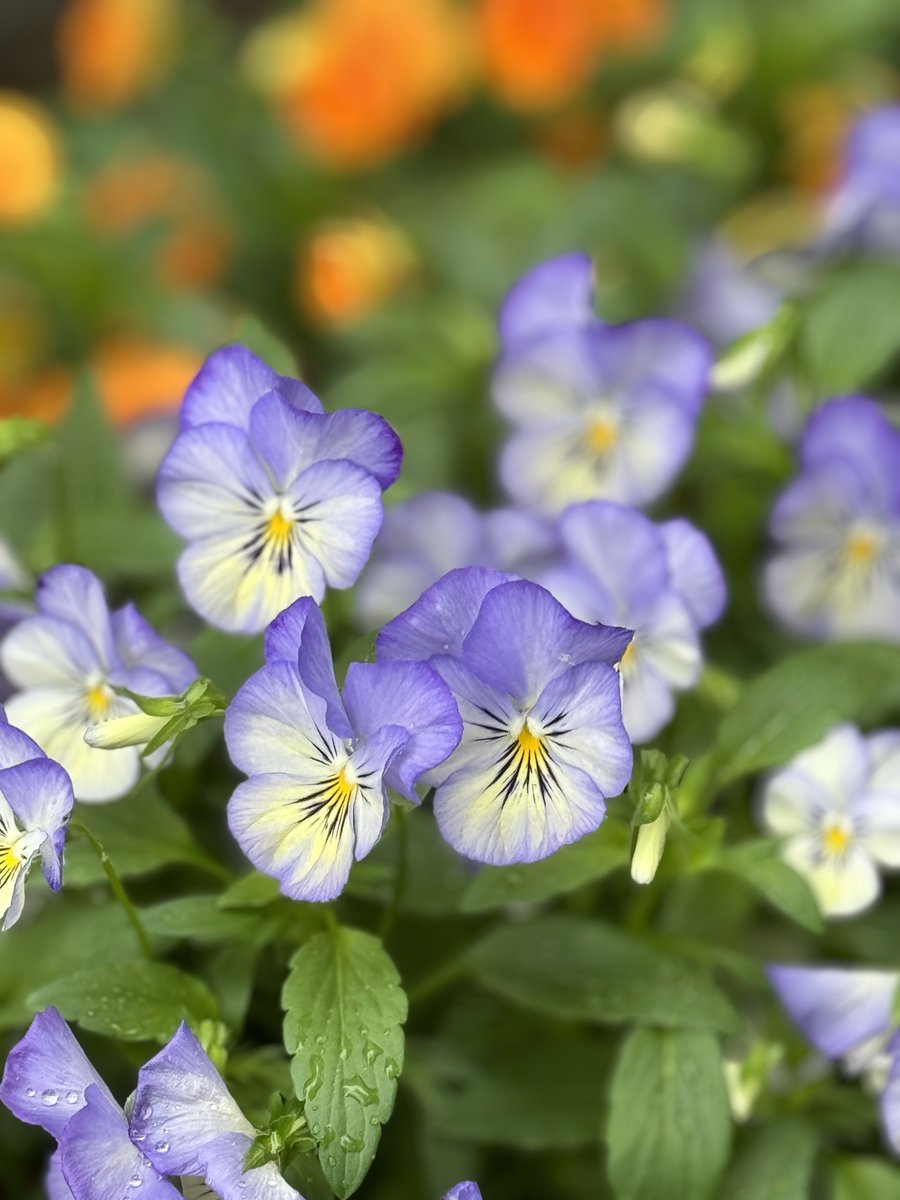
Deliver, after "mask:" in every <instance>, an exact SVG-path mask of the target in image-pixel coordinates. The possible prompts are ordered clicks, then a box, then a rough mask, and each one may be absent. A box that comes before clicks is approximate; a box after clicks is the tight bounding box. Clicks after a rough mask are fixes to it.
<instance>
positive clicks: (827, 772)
mask: <svg viewBox="0 0 900 1200" xmlns="http://www.w3.org/2000/svg"><path fill="white" fill-rule="evenodd" d="M791 766H792V767H793V768H794V769H796V770H798V771H803V772H804V773H805V774H806V775H809V776H810V777H811V778H812V779H815V780H816V781H817V782H818V783H819V784H820V786H821V787H822V789H823V790H824V791H825V792H826V793H827V794H828V795H829V796H831V797H832V799H833V801H834V802H835V804H837V805H838V806H839V807H844V806H845V805H846V803H847V800H848V798H849V797H851V796H856V795H858V794H859V793H860V792H861V791H862V790H863V787H864V786H865V783H866V780H867V779H868V775H869V768H870V761H869V751H868V746H867V744H866V739H865V738H864V737H863V735H862V734H861V733H860V731H859V730H858V729H857V728H856V726H855V725H847V724H845V725H838V726H836V727H835V728H834V729H832V731H831V732H830V733H829V734H828V735H827V736H826V737H825V738H823V739H822V741H821V742H819V743H818V744H817V745H815V746H812V747H810V749H809V750H803V751H801V752H800V754H798V755H797V756H796V757H795V758H794V759H793V760H792V763H791Z"/></svg>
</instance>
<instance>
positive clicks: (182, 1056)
mask: <svg viewBox="0 0 900 1200" xmlns="http://www.w3.org/2000/svg"><path fill="white" fill-rule="evenodd" d="M234 1133H238V1134H244V1135H249V1136H250V1137H252V1136H253V1127H252V1126H251V1124H250V1122H249V1121H248V1120H247V1118H246V1117H245V1116H244V1115H243V1113H242V1112H241V1110H240V1109H239V1108H238V1106H237V1104H236V1102H235V1101H234V1099H233V1098H232V1096H231V1094H230V1092H229V1091H228V1088H227V1087H226V1086H225V1083H224V1081H223V1080H222V1077H221V1075H220V1074H219V1072H218V1071H217V1070H216V1068H215V1067H214V1066H213V1064H212V1063H211V1062H210V1060H209V1057H208V1056H207V1054H206V1053H205V1052H204V1050H203V1047H202V1046H201V1045H200V1043H199V1041H198V1040H197V1038H196V1036H195V1034H194V1033H193V1032H192V1031H191V1030H190V1029H189V1028H188V1026H187V1025H186V1024H184V1022H182V1024H181V1025H180V1026H179V1028H178V1030H177V1031H176V1033H175V1034H174V1036H173V1037H172V1039H171V1040H170V1041H169V1043H168V1044H167V1045H166V1046H164V1047H163V1049H162V1050H160V1052H159V1053H158V1054H157V1055H155V1056H154V1057H153V1058H151V1059H150V1061H149V1062H148V1063H146V1064H145V1065H144V1066H143V1067H142V1068H141V1070H140V1072H139V1073H138V1086H137V1093H136V1094H135V1098H134V1108H133V1110H132V1114H131V1136H132V1138H134V1139H135V1140H136V1141H138V1143H139V1145H140V1146H141V1148H142V1149H143V1151H144V1153H145V1154H146V1155H147V1157H148V1158H149V1159H150V1161H151V1162H152V1163H153V1165H154V1166H155V1167H156V1168H157V1169H158V1170H160V1171H165V1172H166V1173H167V1174H171V1175H203V1174H205V1168H206V1165H207V1161H208V1155H209V1151H210V1148H211V1147H212V1145H213V1144H214V1143H215V1142H216V1140H217V1139H218V1138H220V1137H221V1136H222V1135H223V1134H234Z"/></svg>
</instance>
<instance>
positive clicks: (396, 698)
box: [344, 662, 462, 801]
mask: <svg viewBox="0 0 900 1200" xmlns="http://www.w3.org/2000/svg"><path fill="white" fill-rule="evenodd" d="M344 702H345V703H346V705H347V713H348V715H349V717H350V721H351V723H352V724H353V727H354V728H355V730H356V732H357V733H358V734H359V735H360V737H368V736H369V735H371V734H373V733H375V732H377V731H378V730H379V729H380V728H382V727H383V726H385V725H394V726H398V727H400V728H401V729H403V730H405V731H406V733H407V735H408V737H407V740H406V741H405V742H404V744H403V746H402V748H400V749H399V750H398V752H397V753H396V755H395V756H394V757H392V759H391V761H390V763H389V765H388V769H387V774H386V778H387V782H388V784H389V786H390V787H392V788H394V790H395V791H398V792H400V793H401V795H403V796H406V798H407V799H408V800H412V801H417V800H418V797H417V796H416V793H415V790H414V789H415V783H416V780H417V779H418V777H419V776H420V775H421V774H422V773H423V772H424V771H428V770H430V769H431V768H433V767H436V766H438V765H439V764H440V763H442V762H443V761H444V759H446V758H447V757H448V755H449V754H450V753H451V752H452V751H453V750H454V749H455V748H456V746H457V745H458V744H459V739H460V737H461V735H462V720H461V719H460V715H459V710H458V709H457V707H456V702H455V701H454V699H453V696H452V695H451V694H450V691H449V689H448V687H447V685H446V684H445V683H444V681H443V680H442V679H441V677H440V676H439V675H438V674H437V672H436V671H433V670H432V669H431V668H430V667H428V666H426V665H425V664H424V663H412V662H377V663H351V664H350V667H349V668H348V671H347V683H346V686H345V688H344Z"/></svg>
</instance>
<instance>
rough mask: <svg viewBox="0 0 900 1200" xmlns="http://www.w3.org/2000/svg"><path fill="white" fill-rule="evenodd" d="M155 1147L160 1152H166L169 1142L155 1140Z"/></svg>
mask: <svg viewBox="0 0 900 1200" xmlns="http://www.w3.org/2000/svg"><path fill="white" fill-rule="evenodd" d="M156 1149H157V1150H158V1151H159V1152H160V1154H167V1153H168V1150H169V1143H168V1142H166V1141H162V1142H157V1143H156Z"/></svg>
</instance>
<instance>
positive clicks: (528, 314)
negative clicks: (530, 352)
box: [498, 253, 596, 349]
mask: <svg viewBox="0 0 900 1200" xmlns="http://www.w3.org/2000/svg"><path fill="white" fill-rule="evenodd" d="M593 295H594V264H593V263H592V261H591V259H590V256H589V255H587V254H581V253H573V254H561V255H559V256H558V257H557V258H551V259H549V260H548V261H547V262H542V263H539V264H538V265H537V266H536V267H532V269H531V270H530V271H528V272H527V273H526V274H525V275H523V276H522V278H521V279H519V280H517V281H516V282H515V283H514V284H513V286H512V287H511V288H510V290H509V291H508V292H507V294H506V298H505V300H504V301H503V303H502V305H501V306H500V315H499V318H498V324H499V330H500V340H501V342H502V343H503V346H504V348H505V349H510V348H511V347H513V346H515V345H517V344H521V343H523V342H526V341H529V340H530V339H531V338H534V337H536V336H540V335H542V334H545V333H547V332H548V330H551V329H555V328H558V327H560V326H563V327H565V326H568V325H583V324H585V323H586V322H588V321H590V320H596V318H595V317H594V313H593Z"/></svg>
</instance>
